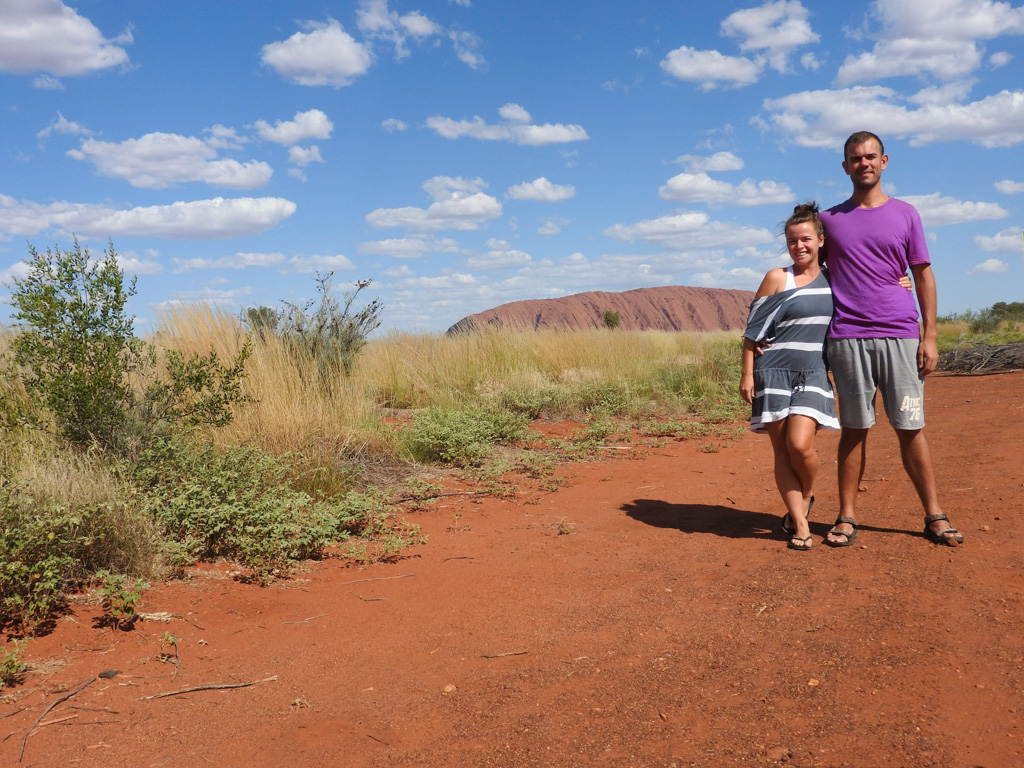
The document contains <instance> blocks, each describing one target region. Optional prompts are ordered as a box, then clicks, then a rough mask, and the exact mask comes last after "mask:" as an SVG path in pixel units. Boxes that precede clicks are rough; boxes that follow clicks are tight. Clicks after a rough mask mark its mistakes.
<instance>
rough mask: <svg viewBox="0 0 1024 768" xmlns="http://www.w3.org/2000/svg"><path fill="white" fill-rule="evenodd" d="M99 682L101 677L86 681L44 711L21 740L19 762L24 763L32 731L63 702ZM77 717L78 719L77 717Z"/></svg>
mask: <svg viewBox="0 0 1024 768" xmlns="http://www.w3.org/2000/svg"><path fill="white" fill-rule="evenodd" d="M97 680H99V677H90V678H89V679H88V680H86V681H85V682H84V683H82V684H81V685H80V686H78V687H77V688H75V690H73V691H71V692H70V693H65V694H64V695H63V696H61V697H60V698H59V699H57V700H56V701H54V702H53V703H51V704H50V706H48V707H47V708H46V709H44V710H43V714H41V715H40V716H39V717H38V718H36V721H35V722H34V723H32V727H31V728H29V729H28V730H27V731H25V737H24V738H23V739H22V740H21V752H19V753H18V762H19V763H20V762H21V761H22V758H24V757H25V745H26V744H27V743H28V737H29V736H31V735H32V731H34V730H35V729H36V726H37V725H39V721H40V720H42V719H43V718H44V717H46V716H47V715H48V714H50V710H52V709H53V708H54V707H56V706H57V705H58V704H60V703H61V702H64V701H67V700H68V699H70V698H71V697H72V696H74V695H75V694H76V693H78V692H79V691H81V690H82V689H83V688H85V687H86V686H89V685H92V684H93V683H95V682H96V681H97ZM76 717H77V715H76Z"/></svg>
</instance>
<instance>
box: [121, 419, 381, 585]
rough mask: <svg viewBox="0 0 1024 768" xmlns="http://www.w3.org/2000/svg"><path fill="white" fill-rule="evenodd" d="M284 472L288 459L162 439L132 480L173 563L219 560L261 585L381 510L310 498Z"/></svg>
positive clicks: (370, 504)
mask: <svg viewBox="0 0 1024 768" xmlns="http://www.w3.org/2000/svg"><path fill="white" fill-rule="evenodd" d="M291 471H292V466H291V463H290V461H289V459H288V457H276V456H272V455H270V454H267V453H265V452H263V451H260V450H259V449H257V448H255V447H252V446H234V447H229V448H225V449H223V450H218V449H217V448H216V447H215V446H213V445H212V444H202V443H197V442H187V441H184V440H180V439H168V440H164V441H161V442H160V443H158V444H157V445H155V446H154V447H152V448H150V449H148V450H147V451H146V452H144V453H143V455H142V456H141V457H140V460H139V462H138V464H137V466H136V467H135V469H134V482H135V483H136V484H137V486H138V489H139V493H140V494H141V495H142V496H143V497H144V499H145V501H144V504H145V508H146V510H147V511H148V513H149V514H150V515H151V516H152V517H153V518H154V519H155V520H156V521H157V523H158V524H159V525H160V527H161V529H162V530H163V532H164V535H165V536H166V537H167V539H168V541H169V543H168V545H167V546H166V550H167V554H168V557H169V558H170V560H171V563H172V565H174V566H175V567H178V568H181V567H183V566H185V565H188V564H191V563H192V562H195V561H197V560H209V559H213V558H218V557H225V558H231V559H233V560H235V561H237V562H239V563H240V564H242V565H243V566H245V567H248V568H250V569H252V570H253V572H254V574H255V576H256V577H257V578H258V579H260V580H264V579H266V578H268V577H269V576H271V575H273V574H274V573H275V572H282V571H285V570H287V568H288V566H289V565H290V564H291V563H292V562H293V561H295V560H301V559H305V558H314V557H319V556H320V555H321V553H322V551H323V549H324V547H326V546H328V545H329V544H332V543H335V542H337V541H340V540H343V539H345V538H347V537H348V536H349V535H351V534H352V533H359V532H360V531H361V530H362V528H363V527H364V526H365V524H366V520H367V519H368V518H369V517H370V516H372V514H373V513H374V512H375V511H378V510H380V508H381V506H382V505H381V504H380V502H378V501H376V500H374V499H373V498H372V497H370V496H369V495H366V494H358V493H354V492H353V493H348V494H344V495H342V496H339V497H333V498H328V499H320V500H317V499H314V498H313V497H311V496H310V495H309V494H307V493H304V492H302V491H298V490H296V489H295V488H293V487H292V485H291V483H290V482H289V480H288V477H289V474H290V473H291Z"/></svg>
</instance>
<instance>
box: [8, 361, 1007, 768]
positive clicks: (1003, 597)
mask: <svg viewBox="0 0 1024 768" xmlns="http://www.w3.org/2000/svg"><path fill="white" fill-rule="evenodd" d="M928 408H929V411H928V419H929V422H928V435H929V438H930V441H931V446H932V451H933V454H934V458H935V463H936V466H937V469H938V473H939V475H940V490H941V493H942V497H943V500H944V505H945V508H946V510H947V511H948V512H949V514H950V517H951V518H952V520H953V522H954V523H955V524H957V525H958V526H959V527H960V528H961V530H962V531H964V533H965V535H966V537H967V543H966V544H965V546H963V547H960V548H949V547H936V546H934V545H932V544H930V543H928V542H927V541H926V540H925V539H924V538H923V537H922V536H921V535H920V531H921V528H922V520H921V517H922V515H921V512H920V509H919V504H918V502H917V500H916V498H915V496H914V492H913V489H912V487H911V485H910V483H909V481H908V480H907V478H906V476H905V475H904V473H903V470H902V468H901V467H900V464H899V457H898V453H897V451H896V440H895V436H894V435H892V433H891V431H890V430H889V429H888V427H879V428H877V429H876V430H875V433H874V434H872V437H871V440H870V441H869V455H868V469H867V474H866V477H865V485H866V488H867V490H866V491H865V492H864V493H863V494H862V495H861V497H860V507H859V513H860V519H861V521H862V523H863V524H864V525H863V526H862V528H861V534H860V538H859V539H858V540H857V544H856V545H855V546H853V547H850V548H847V549H834V550H833V549H829V548H828V547H825V546H823V545H822V543H821V537H822V536H823V534H824V533H825V531H826V530H827V529H828V527H829V525H828V524H829V523H830V522H831V515H832V514H833V513H834V509H835V498H836V490H835V487H836V481H835V465H834V462H833V460H834V455H835V446H836V434H835V433H823V434H821V435H820V437H819V448H820V450H821V455H822V459H823V461H822V471H821V476H820V479H819V484H818V489H817V506H816V508H815V511H814V515H813V517H812V525H811V529H812V533H813V534H814V536H815V547H814V549H813V551H811V552H810V553H798V552H791V551H789V550H787V549H786V548H785V543H784V540H783V539H781V538H780V537H779V536H778V535H777V534H775V533H774V531H775V527H776V524H777V519H778V518H777V516H778V514H779V508H780V503H779V501H778V498H777V496H776V492H775V490H774V487H773V483H772V479H771V456H770V449H769V446H768V442H767V440H766V439H765V438H762V437H757V436H754V435H751V434H749V433H747V434H746V435H745V436H744V437H742V438H741V439H739V440H737V441H735V442H732V443H727V444H725V445H723V446H722V447H721V449H720V450H719V451H718V452H716V453H705V452H703V451H702V450H701V448H702V446H704V445H705V444H706V441H702V440H693V441H689V442H675V441H669V442H667V443H666V444H665V445H664V446H663V447H661V448H655V449H633V450H629V451H615V452H611V451H609V452H608V453H609V454H612V453H614V455H615V456H616V458H614V459H609V460H607V461H602V462H594V463H578V464H572V465H567V466H564V467H562V468H561V470H560V474H561V475H563V476H564V477H566V478H568V483H567V484H566V485H565V486H564V487H563V488H561V489H560V490H558V491H557V492H555V493H548V494H545V493H543V492H541V491H539V490H534V491H530V492H527V491H524V492H523V493H521V494H520V495H519V497H518V498H515V499H511V500H500V499H494V498H483V499H473V498H472V497H452V498H448V499H443V500H442V502H441V503H439V504H438V505H437V506H433V507H430V508H428V509H427V510H425V511H416V512H410V513H409V517H410V519H412V520H414V521H416V522H418V523H420V524H421V525H422V526H423V529H424V531H425V532H426V533H428V534H429V537H430V538H429V541H428V543H427V544H426V545H424V546H421V547H417V548H414V549H412V550H410V551H409V552H408V556H407V557H406V558H405V559H403V560H401V561H399V562H397V563H393V564H381V565H375V566H372V567H368V568H365V569H358V568H353V567H342V565H341V564H340V562H339V561H337V560H326V561H323V562H320V563H315V564H312V565H311V566H310V567H309V568H308V570H306V571H305V572H304V573H301V574H298V575H296V576H295V577H294V578H291V579H289V580H286V581H282V582H279V583H277V584H276V585H274V586H271V587H268V588H260V587H257V586H253V585H247V584H243V583H239V582H237V581H234V580H232V579H230V578H227V577H226V571H225V570H224V569H219V568H203V569H197V570H196V571H195V572H194V577H193V578H192V579H191V580H190V581H187V582H172V583H167V584H160V585H157V586H155V587H154V588H153V589H151V590H149V591H147V592H146V593H145V595H144V599H143V605H142V606H141V609H142V610H143V611H148V612H159V611H166V612H170V613H173V614H177V615H178V616H180V617H181V618H174V619H172V620H171V621H170V622H169V623H160V622H156V621H143V622H140V623H139V624H138V625H137V630H136V631H134V632H130V633H123V632H116V631H113V630H109V629H95V628H93V620H94V618H95V617H96V616H97V615H98V613H99V610H98V609H97V608H96V607H93V606H87V605H79V606H76V608H75V610H74V612H73V614H72V615H71V616H69V617H68V618H66V619H65V620H62V621H59V622H58V625H57V628H56V631H54V632H53V633H52V634H50V635H48V636H47V637H44V638H39V639H35V640H32V641H31V643H30V644H29V646H28V649H27V655H28V657H29V661H32V662H34V663H37V664H40V665H41V667H40V668H39V669H38V671H36V672H34V673H33V674H31V675H30V676H29V677H28V679H27V680H26V682H25V684H24V685H23V686H21V687H20V688H18V689H15V690H14V691H13V692H11V693H10V694H9V695H8V696H7V697H5V698H4V699H3V703H0V718H2V719H0V739H3V738H4V737H6V738H5V739H4V740H3V742H2V743H0V765H5V766H7V765H10V766H14V765H16V764H17V761H18V754H19V751H20V749H21V746H22V739H23V738H24V736H25V733H26V732H27V730H28V729H29V727H30V726H31V725H32V723H33V722H34V721H35V720H36V719H37V718H38V717H39V716H40V715H41V714H42V713H43V711H44V710H45V709H46V707H47V706H49V705H50V704H51V703H53V702H54V701H56V700H57V699H58V698H59V697H60V696H61V695H62V694H65V693H67V692H69V691H71V690H73V689H74V688H76V687H77V686H79V685H80V684H81V683H83V682H85V681H87V680H89V679H90V678H91V677H93V676H94V675H96V674H98V673H99V672H101V671H103V670H106V669H118V670H120V673H119V674H118V675H117V676H116V677H115V678H113V679H110V680H106V679H99V680H96V682H94V683H92V684H91V685H89V686H88V687H86V688H85V689H83V690H82V691H81V692H79V693H78V694H77V695H75V696H74V697H72V698H71V699H69V700H68V701H65V702H63V703H61V704H59V705H58V706H56V707H55V708H54V709H53V710H52V711H51V712H50V713H49V714H47V715H46V717H45V718H44V719H43V722H42V724H46V723H52V724H50V725H46V726H45V727H40V728H37V729H36V730H35V731H34V732H33V733H32V734H31V736H30V737H29V738H28V741H27V745H26V748H25V754H24V759H23V763H22V764H23V765H26V766H61V767H63V766H90V767H91V766H95V767H97V768H100V767H102V768H110V767H111V766H133V767H135V766H138V767H140V768H144V767H145V766H176V767H177V768H190V767H191V766H283V765H288V766H343V767H346V768H347V767H348V766H368V767H370V766H373V767H383V766H431V767H432V768H436V767H438V766H452V767H455V766H459V767H460V768H461V767H463V766H507V767H509V768H511V767H512V766H551V767H552V768H555V767H556V766H557V767H558V768H564V767H566V766H614V767H618V766H635V767H636V768H641V767H647V766H652V767H659V768H669V767H670V766H676V767H677V768H681V767H682V766H745V767H746V766H755V765H778V764H786V765H790V766H857V767H858V768H859V767H861V766H863V768H885V767H887V766H942V767H943V768H946V767H948V768H977V767H978V766H983V767H984V768H1006V767H1007V766H1017V765H1024V748H1022V742H1024V731H1022V729H1021V723H1022V717H1021V710H1022V708H1024V603H1022V601H1021V595H1022V591H1024V568H1022V558H1021V555H1022V546H1021V545H1022V542H1024V520H1022V518H1021V515H1020V514H1019V511H1020V509H1021V505H1022V501H1024V461H1022V456H1024V439H1022V437H1021V422H1022V420H1024V374H1022V373H1010V374H1000V375H991V376H984V377H974V378H957V377H951V376H936V377H933V378H932V379H930V380H929V386H928ZM456 514H458V515H461V517H453V515H456ZM563 519H564V523H565V525H563V526H562V530H566V529H567V528H568V527H571V529H572V530H571V532H570V533H567V534H564V535H559V532H558V530H557V529H558V525H557V524H558V523H559V521H562V520H563ZM164 632H170V633H171V634H173V635H175V636H177V637H178V638H179V648H180V655H181V661H180V671H179V673H178V674H177V676H176V677H175V668H174V666H173V665H172V664H170V663H167V662H161V661H160V660H158V655H159V653H160V651H161V648H160V642H159V640H160V636H161V635H162V634H163V633H164ZM165 650H167V649H165ZM255 681H260V682H258V683H257V684H255V685H252V686H250V687H245V688H232V689H219V690H206V691H200V692H194V693H189V694H185V695H178V696H171V697H167V698H160V699H149V700H143V698H142V697H145V696H152V695H154V694H158V693H163V692H168V691H175V690H180V689H182V688H187V687H191V686H199V685H206V684H227V683H242V682H255ZM42 724H41V725H42Z"/></svg>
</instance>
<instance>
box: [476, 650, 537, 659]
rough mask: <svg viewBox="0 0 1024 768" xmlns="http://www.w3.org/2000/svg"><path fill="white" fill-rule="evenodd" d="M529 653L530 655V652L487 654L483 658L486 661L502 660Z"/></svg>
mask: <svg viewBox="0 0 1024 768" xmlns="http://www.w3.org/2000/svg"><path fill="white" fill-rule="evenodd" d="M527 653H529V651H509V652H508V653H491V654H487V653H485V654H484V655H483V657H482V658H484V659H500V658H502V657H504V656H524V655H526V654H527Z"/></svg>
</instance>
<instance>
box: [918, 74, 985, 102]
mask: <svg viewBox="0 0 1024 768" xmlns="http://www.w3.org/2000/svg"><path fill="white" fill-rule="evenodd" d="M973 87H974V80H956V81H954V82H952V83H946V84H944V85H932V86H929V87H927V88H922V89H921V90H920V91H918V92H917V93H915V94H914V95H913V96H908V97H907V101H911V102H913V103H914V104H935V105H939V106H943V105H946V104H954V103H956V102H958V101H963V100H964V99H966V98H967V97H968V96H969V95H970V93H971V88H973Z"/></svg>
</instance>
